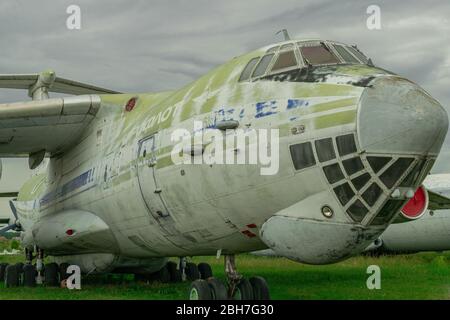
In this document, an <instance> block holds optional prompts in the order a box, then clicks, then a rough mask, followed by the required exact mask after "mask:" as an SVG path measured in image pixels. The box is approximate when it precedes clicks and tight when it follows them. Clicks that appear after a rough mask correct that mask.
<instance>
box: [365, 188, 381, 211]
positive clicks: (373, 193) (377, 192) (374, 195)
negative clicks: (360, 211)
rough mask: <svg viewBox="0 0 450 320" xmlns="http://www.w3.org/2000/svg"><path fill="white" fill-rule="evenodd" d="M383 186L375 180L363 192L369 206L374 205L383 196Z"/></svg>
mask: <svg viewBox="0 0 450 320" xmlns="http://www.w3.org/2000/svg"><path fill="white" fill-rule="evenodd" d="M381 193H382V190H381V188H380V187H379V186H378V185H377V184H376V183H375V182H374V183H372V184H371V185H370V187H368V188H367V190H366V191H364V193H363V194H362V197H363V199H364V201H365V202H367V204H368V205H369V206H371V207H372V206H373V205H374V204H375V202H377V200H378V198H379V197H380V196H381Z"/></svg>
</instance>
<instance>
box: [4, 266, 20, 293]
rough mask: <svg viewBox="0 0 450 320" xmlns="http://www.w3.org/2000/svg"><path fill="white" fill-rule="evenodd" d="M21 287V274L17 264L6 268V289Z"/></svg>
mask: <svg viewBox="0 0 450 320" xmlns="http://www.w3.org/2000/svg"><path fill="white" fill-rule="evenodd" d="M18 286H19V272H18V270H17V266H16V265H15V264H11V265H9V266H7V267H6V270H5V287H7V288H11V287H18Z"/></svg>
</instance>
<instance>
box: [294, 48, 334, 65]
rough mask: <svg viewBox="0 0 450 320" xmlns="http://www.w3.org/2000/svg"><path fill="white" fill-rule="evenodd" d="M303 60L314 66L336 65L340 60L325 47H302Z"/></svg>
mask: <svg viewBox="0 0 450 320" xmlns="http://www.w3.org/2000/svg"><path fill="white" fill-rule="evenodd" d="M300 51H301V53H302V56H303V58H304V59H305V60H306V61H307V62H308V63H309V64H312V65H318V64H334V63H339V60H338V59H337V58H336V57H335V56H334V55H333V54H332V53H331V52H330V50H328V48H326V47H325V46H323V45H315V46H307V47H300Z"/></svg>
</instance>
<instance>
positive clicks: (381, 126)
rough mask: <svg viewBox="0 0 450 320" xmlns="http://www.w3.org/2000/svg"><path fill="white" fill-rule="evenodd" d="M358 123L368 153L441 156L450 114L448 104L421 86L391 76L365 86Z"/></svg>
mask: <svg viewBox="0 0 450 320" xmlns="http://www.w3.org/2000/svg"><path fill="white" fill-rule="evenodd" d="M357 127H358V138H359V142H360V146H361V149H362V150H363V151H365V152H366V153H387V154H400V155H401V154H407V155H428V156H437V155H438V153H439V150H440V148H441V145H442V143H443V141H444V138H445V135H446V133H447V129H448V118H447V113H446V112H445V110H444V108H443V107H442V106H441V105H440V104H439V103H438V102H437V101H436V100H435V99H433V98H432V97H431V96H429V95H428V94H427V93H426V92H425V91H424V90H422V89H421V88H420V87H419V86H417V85H416V84H414V83H412V82H410V81H408V80H406V79H403V78H400V77H396V76H389V77H382V78H378V79H376V80H375V81H373V82H372V83H371V86H370V87H368V88H366V89H365V90H364V92H363V94H362V96H361V99H360V102H359V107H358V120H357Z"/></svg>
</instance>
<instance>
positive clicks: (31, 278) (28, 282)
mask: <svg viewBox="0 0 450 320" xmlns="http://www.w3.org/2000/svg"><path fill="white" fill-rule="evenodd" d="M36 276H37V271H36V267H35V266H33V265H31V264H26V265H25V266H24V267H23V285H24V286H25V287H35V286H36Z"/></svg>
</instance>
